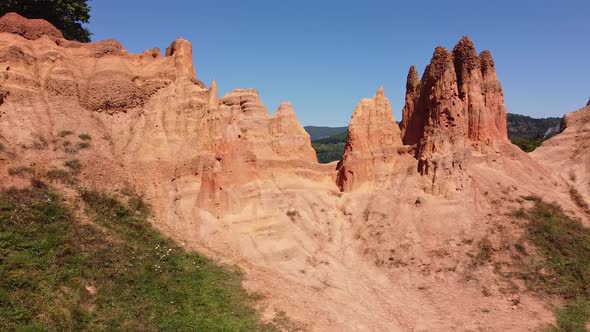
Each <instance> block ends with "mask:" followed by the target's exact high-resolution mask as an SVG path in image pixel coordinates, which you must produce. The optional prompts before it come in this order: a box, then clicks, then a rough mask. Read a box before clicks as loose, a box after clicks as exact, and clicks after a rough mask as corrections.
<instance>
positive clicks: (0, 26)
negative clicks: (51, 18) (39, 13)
mask: <svg viewBox="0 0 590 332" xmlns="http://www.w3.org/2000/svg"><path fill="white" fill-rule="evenodd" d="M0 32H7V33H12V34H15V35H19V36H22V37H24V38H27V39H31V40H34V39H38V38H40V37H41V36H48V37H50V38H62V39H63V37H64V36H63V34H62V33H61V31H59V30H58V29H57V28H56V27H54V26H53V25H52V24H51V23H49V22H47V21H45V20H42V19H27V18H24V17H22V16H21V15H19V14H17V13H8V14H6V15H4V16H2V17H1V18H0Z"/></svg>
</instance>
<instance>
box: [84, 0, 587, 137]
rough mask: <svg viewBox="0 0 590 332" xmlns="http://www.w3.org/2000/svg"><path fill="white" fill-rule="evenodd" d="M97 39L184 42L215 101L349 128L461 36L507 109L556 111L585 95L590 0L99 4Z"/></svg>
mask: <svg viewBox="0 0 590 332" xmlns="http://www.w3.org/2000/svg"><path fill="white" fill-rule="evenodd" d="M90 4H91V6H92V12H91V14H92V18H91V23H90V24H89V28H90V30H91V31H92V32H93V33H94V35H93V40H95V41H96V40H102V39H107V38H115V39H117V40H119V41H120V42H121V43H122V44H123V45H124V46H125V48H126V49H127V50H128V51H130V52H134V53H136V52H141V51H143V50H145V49H148V48H153V47H159V48H160V49H162V50H164V49H165V48H166V47H167V46H168V45H169V44H170V42H172V40H174V39H175V38H177V37H183V38H185V39H187V40H189V41H190V42H192V44H193V56H194V61H195V68H196V70H197V76H198V78H199V79H201V80H202V81H204V82H205V83H206V84H207V85H209V84H210V82H211V80H212V79H215V80H216V81H217V85H218V87H219V90H220V94H224V93H225V92H227V91H229V90H232V89H235V88H238V87H241V88H255V89H257V90H258V91H259V93H260V95H261V98H262V101H263V102H264V104H265V105H266V107H267V108H268V110H269V111H270V112H271V113H273V112H274V111H275V109H276V107H277V106H278V105H279V104H280V102H281V101H283V100H288V101H291V102H292V103H293V106H294V107H295V112H296V113H297V116H298V117H299V120H300V121H301V123H302V124H303V125H328V126H344V125H346V124H347V123H348V120H349V119H350V115H351V113H352V111H353V109H354V107H355V105H356V104H357V102H358V101H359V100H360V99H361V98H363V97H369V96H372V95H373V94H374V93H375V92H376V91H377V88H378V87H379V86H380V85H383V87H384V88H385V93H386V95H387V97H388V98H389V100H390V101H391V103H392V105H393V108H394V114H395V116H396V119H398V120H399V119H400V117H401V108H402V107H403V102H404V94H405V79H406V74H407V70H408V67H409V66H410V65H411V64H414V65H416V67H417V68H418V70H419V72H420V75H422V72H423V70H424V66H425V65H426V64H427V63H428V62H429V60H430V57H431V55H432V52H433V50H434V48H435V47H436V46H437V45H443V46H445V47H447V48H449V49H451V48H452V47H453V46H454V44H455V43H456V42H457V41H458V40H459V39H460V38H461V36H463V35H465V34H467V35H469V36H470V37H471V39H472V40H473V41H474V42H475V46H476V47H477V49H478V51H481V50H483V49H489V50H491V51H492V55H493V56H494V59H495V61H496V68H497V72H498V76H499V78H500V80H501V82H502V85H503V87H504V95H505V100H506V106H507V108H508V111H509V112H513V113H520V114H526V115H531V116H535V117H544V116H561V115H563V114H564V113H566V112H570V111H573V110H576V109H577V108H579V107H581V106H583V105H585V103H586V101H587V99H588V97H589V96H590V84H589V79H590V1H589V0H575V1H568V0H559V1H558V0H553V1H546V0H536V1H529V0H511V1H505V0H494V1H489V0H488V1H475V0H472V1H452V0H447V1H440V0H436V1H434V0H433V1H410V0H406V1H403V2H401V1H375V0H363V1H358V0H357V1H322V0H315V1H314V0H298V1H288V0H252V1H244V0H235V1H234V0H232V1H225V0H207V1H188V0H187V1H171V0H169V1H146V0H143V1H141V0H125V1H122V0H94V1H90Z"/></svg>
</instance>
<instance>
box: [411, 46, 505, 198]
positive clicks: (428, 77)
mask: <svg viewBox="0 0 590 332" xmlns="http://www.w3.org/2000/svg"><path fill="white" fill-rule="evenodd" d="M401 128H402V136H403V142H404V144H408V145H416V157H417V158H418V161H419V165H418V170H419V171H420V173H422V174H423V175H429V176H430V177H431V178H432V180H433V182H437V181H438V182H446V183H447V184H448V183H450V182H453V181H451V180H450V178H449V176H450V175H451V174H454V173H457V172H458V173H460V172H461V170H462V168H463V166H462V165H463V161H464V160H465V158H467V155H468V154H470V150H471V149H472V148H475V149H476V150H478V151H480V152H486V151H489V150H490V148H491V147H493V145H494V142H498V141H506V140H507V137H508V136H507V129H506V109H505V107H504V100H503V92H502V87H501V85H500V82H499V81H498V79H497V77H496V72H495V69H494V61H493V59H492V57H491V54H490V52H489V51H483V52H481V53H480V54H479V56H478V55H477V53H476V51H475V47H474V45H473V43H472V42H471V40H470V39H469V38H468V37H463V38H462V39H461V41H459V43H458V44H457V45H456V46H455V47H454V48H453V51H452V52H449V51H448V50H447V49H445V48H444V47H437V48H436V50H435V51H434V54H433V56H432V59H431V61H430V64H429V65H427V66H426V69H425V71H424V75H423V76H422V79H421V80H420V81H419V82H418V79H417V72H416V70H415V68H414V67H413V66H412V67H411V68H410V72H409V74H408V82H407V90H406V104H405V107H404V112H403V119H402V123H401ZM441 178H443V181H440V180H441ZM457 186H458V187H460V186H461V185H460V184H457ZM447 189H448V188H446V189H442V188H438V189H434V191H441V190H442V191H445V190H447Z"/></svg>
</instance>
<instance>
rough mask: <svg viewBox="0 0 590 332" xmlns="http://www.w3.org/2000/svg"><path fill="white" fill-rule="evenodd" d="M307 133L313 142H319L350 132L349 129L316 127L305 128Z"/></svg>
mask: <svg viewBox="0 0 590 332" xmlns="http://www.w3.org/2000/svg"><path fill="white" fill-rule="evenodd" d="M304 128H305V131H307V133H308V134H309V136H310V137H311V140H312V141H317V140H319V139H322V138H326V137H330V136H334V135H338V134H342V133H345V132H346V131H347V130H348V127H316V126H307V127H304Z"/></svg>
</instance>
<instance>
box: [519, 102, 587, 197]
mask: <svg viewBox="0 0 590 332" xmlns="http://www.w3.org/2000/svg"><path fill="white" fill-rule="evenodd" d="M530 156H532V157H533V158H534V159H536V160H538V161H539V162H541V164H544V165H545V166H548V167H549V168H550V169H551V170H553V171H554V172H555V174H559V175H560V176H561V178H562V179H565V180H566V181H567V182H568V185H569V186H570V188H572V190H573V189H574V188H575V190H576V191H577V192H578V194H577V196H579V198H578V200H579V201H582V202H584V203H586V204H587V203H590V106H586V107H584V108H582V109H579V110H577V111H575V112H572V113H568V114H566V115H565V116H564V117H563V120H562V123H561V133H560V134H559V135H555V136H553V137H552V138H550V139H549V140H547V141H545V142H543V144H542V145H541V146H540V147H538V148H537V149H535V151H533V152H531V153H530ZM580 205H582V204H580Z"/></svg>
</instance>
